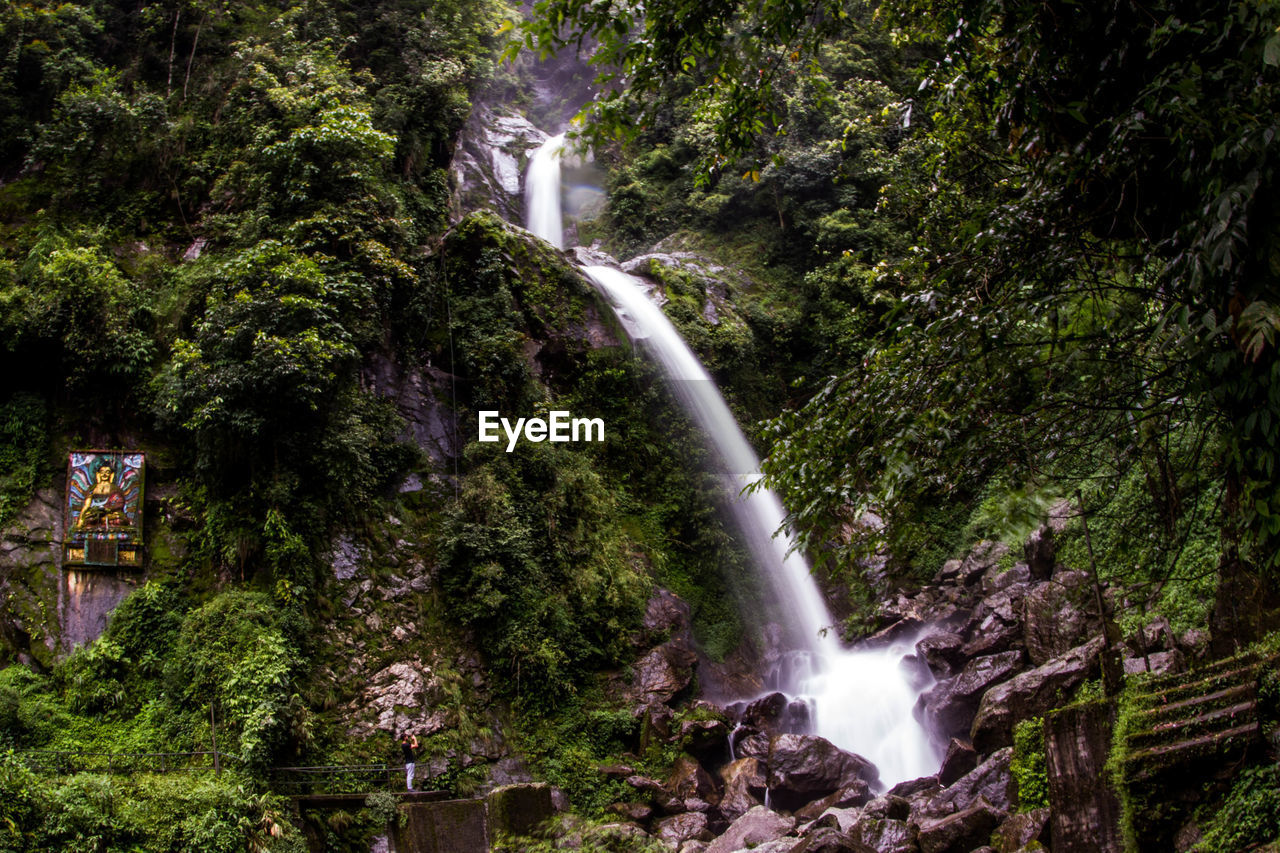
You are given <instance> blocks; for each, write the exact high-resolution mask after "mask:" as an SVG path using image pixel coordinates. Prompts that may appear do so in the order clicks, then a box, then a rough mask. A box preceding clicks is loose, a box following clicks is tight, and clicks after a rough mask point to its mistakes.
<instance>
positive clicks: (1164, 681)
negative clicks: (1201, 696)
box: [1142, 652, 1258, 692]
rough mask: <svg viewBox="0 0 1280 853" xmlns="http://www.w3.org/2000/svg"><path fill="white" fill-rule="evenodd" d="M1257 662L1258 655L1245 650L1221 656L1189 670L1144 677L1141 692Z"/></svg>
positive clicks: (1237, 668) (1199, 678)
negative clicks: (1244, 651) (1226, 656)
mask: <svg viewBox="0 0 1280 853" xmlns="http://www.w3.org/2000/svg"><path fill="white" fill-rule="evenodd" d="M1257 662H1258V655H1257V654H1256V653H1254V652H1246V653H1244V654H1240V655H1235V656H1233V657H1229V658H1221V659H1219V660H1216V661H1213V662H1212V663H1209V664H1205V665H1204V666H1200V667H1196V668H1195V669H1193V670H1191V671H1190V672H1170V673H1167V674H1165V675H1155V676H1152V677H1150V678H1148V679H1146V680H1145V681H1144V682H1143V684H1142V690H1143V692H1147V691H1148V689H1150V690H1151V691H1152V692H1155V691H1158V690H1160V689H1163V688H1166V687H1168V686H1169V685H1171V684H1172V685H1176V684H1182V683H1187V682H1188V681H1189V680H1191V681H1201V680H1203V679H1205V678H1209V677H1210V676H1213V675H1217V674H1218V673H1221V672H1226V671H1234V670H1240V669H1246V668H1248V667H1250V666H1253V665H1255V664H1256V663H1257Z"/></svg>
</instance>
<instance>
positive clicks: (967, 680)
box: [918, 651, 1023, 738]
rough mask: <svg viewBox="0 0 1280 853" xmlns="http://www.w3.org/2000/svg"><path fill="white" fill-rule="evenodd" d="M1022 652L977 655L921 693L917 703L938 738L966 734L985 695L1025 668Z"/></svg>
mask: <svg viewBox="0 0 1280 853" xmlns="http://www.w3.org/2000/svg"><path fill="white" fill-rule="evenodd" d="M1022 660H1023V657H1022V652H1021V651H1009V652H1002V653H1000V654H995V655H985V656H983V657H978V658H974V659H973V660H971V661H969V662H968V663H967V664H965V667H964V669H962V670H961V671H960V673H959V674H958V675H956V676H954V677H953V678H949V679H947V680H946V681H940V682H938V684H936V685H935V686H934V687H933V688H931V689H930V690H928V691H926V692H925V693H923V694H921V696H920V705H919V706H918V707H919V708H920V709H921V710H922V712H923V714H924V719H925V721H926V724H927V725H928V726H929V728H930V729H931V730H932V731H933V732H934V733H935V734H936V735H937V736H939V737H948V738H950V737H955V736H957V735H967V734H968V733H969V728H970V726H971V724H972V722H973V717H974V714H975V713H977V710H978V703H979V701H980V699H981V697H982V694H983V693H984V692H985V691H986V690H987V689H989V688H990V687H992V686H994V685H996V684H999V683H1000V682H1002V681H1005V680H1007V679H1009V678H1011V677H1012V676H1013V675H1014V674H1015V673H1017V672H1018V670H1019V669H1021V668H1022Z"/></svg>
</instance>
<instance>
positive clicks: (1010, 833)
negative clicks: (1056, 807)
mask: <svg viewBox="0 0 1280 853" xmlns="http://www.w3.org/2000/svg"><path fill="white" fill-rule="evenodd" d="M1048 823H1049V810H1048V809H1046V808H1039V809H1032V810H1031V811H1029V812H1019V813H1018V814H1015V815H1012V816H1011V817H1010V818H1009V819H1008V820H1006V821H1005V822H1004V823H1003V824H1001V825H1000V828H999V829H997V830H996V838H997V839H999V841H1000V843H999V845H998V846H997V848H996V849H997V850H999V851H1000V853H1018V851H1019V850H1021V849H1023V848H1024V847H1026V846H1027V845H1028V844H1030V843H1031V842H1033V841H1041V840H1042V837H1043V835H1044V829H1045V826H1046V825H1047V824H1048Z"/></svg>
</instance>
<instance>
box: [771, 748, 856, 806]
mask: <svg viewBox="0 0 1280 853" xmlns="http://www.w3.org/2000/svg"><path fill="white" fill-rule="evenodd" d="M879 775H880V774H879V771H877V770H876V767H875V765H874V764H872V763H871V762H870V761H867V760H866V759H865V758H863V757H862V756H860V755H854V754H853V753H851V752H845V751H844V750H842V749H840V748H839V747H837V746H836V745H835V744H833V743H831V741H829V740H827V739H826V738H822V737H818V736H817V735H798V734H781V735H774V737H773V739H772V740H771V741H770V743H769V761H768V778H769V792H770V795H771V796H772V798H773V801H774V802H776V803H777V804H778V805H779V806H780V807H782V808H784V809H794V808H799V807H800V806H802V805H804V804H805V803H808V802H811V801H813V800H815V799H818V798H820V797H825V796H827V795H828V794H832V793H835V792H836V791H838V790H840V789H841V788H844V787H847V786H849V785H852V784H853V783H854V782H856V781H857V780H859V779H861V780H863V781H865V782H868V783H871V784H875V783H876V782H877V781H878V780H879Z"/></svg>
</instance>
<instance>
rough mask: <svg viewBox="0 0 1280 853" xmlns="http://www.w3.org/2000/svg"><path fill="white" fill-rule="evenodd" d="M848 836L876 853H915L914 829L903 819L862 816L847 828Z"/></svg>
mask: <svg viewBox="0 0 1280 853" xmlns="http://www.w3.org/2000/svg"><path fill="white" fill-rule="evenodd" d="M848 834H849V836H850V837H851V838H852V839H854V841H856V842H858V843H859V844H862V845H863V846H864V847H866V848H868V849H870V850H875V851H876V853H916V851H918V850H919V849H920V848H919V847H918V846H917V845H916V831H915V829H913V828H912V827H911V826H910V825H909V824H908V823H907V822H906V821H904V820H893V819H892V818H875V817H873V818H864V819H863V820H859V821H858V822H857V823H856V824H854V825H853V827H851V828H850V829H849V833H848Z"/></svg>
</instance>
